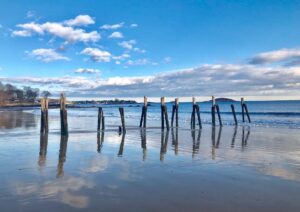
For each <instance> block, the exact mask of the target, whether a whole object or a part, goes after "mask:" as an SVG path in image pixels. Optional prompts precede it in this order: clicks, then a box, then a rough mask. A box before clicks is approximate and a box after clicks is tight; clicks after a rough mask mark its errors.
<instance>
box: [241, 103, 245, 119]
mask: <svg viewBox="0 0 300 212" xmlns="http://www.w3.org/2000/svg"><path fill="white" fill-rule="evenodd" d="M241 107H242V118H243V122H245V110H244V98H241Z"/></svg>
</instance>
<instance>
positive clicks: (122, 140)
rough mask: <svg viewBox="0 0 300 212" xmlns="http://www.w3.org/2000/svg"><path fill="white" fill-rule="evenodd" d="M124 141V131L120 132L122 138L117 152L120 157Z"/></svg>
mask: <svg viewBox="0 0 300 212" xmlns="http://www.w3.org/2000/svg"><path fill="white" fill-rule="evenodd" d="M124 142H125V133H122V139H121V143H120V148H119V152H118V156H119V157H121V156H122V155H123V149H124Z"/></svg>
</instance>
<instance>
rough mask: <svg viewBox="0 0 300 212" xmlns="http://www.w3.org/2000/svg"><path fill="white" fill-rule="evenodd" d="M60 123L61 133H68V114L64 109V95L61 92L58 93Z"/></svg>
mask: <svg viewBox="0 0 300 212" xmlns="http://www.w3.org/2000/svg"><path fill="white" fill-rule="evenodd" d="M60 123H61V125H60V126H61V135H68V134H69V133H68V114H67V110H66V97H65V96H64V94H63V93H62V94H61V95H60Z"/></svg>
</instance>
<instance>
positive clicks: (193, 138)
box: [191, 129, 202, 158]
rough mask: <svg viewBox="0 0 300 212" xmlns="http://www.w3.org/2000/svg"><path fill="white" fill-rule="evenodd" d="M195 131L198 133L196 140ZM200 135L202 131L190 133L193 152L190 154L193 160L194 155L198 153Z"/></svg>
mask: <svg viewBox="0 0 300 212" xmlns="http://www.w3.org/2000/svg"><path fill="white" fill-rule="evenodd" d="M196 131H198V135H197V140H196ZM201 134H202V129H199V130H192V131H191V135H192V140H193V152H192V157H193V158H194V157H195V154H198V152H199V148H200V138H201Z"/></svg>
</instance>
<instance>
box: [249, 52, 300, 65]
mask: <svg viewBox="0 0 300 212" xmlns="http://www.w3.org/2000/svg"><path fill="white" fill-rule="evenodd" d="M277 62H286V65H293V64H299V63H300V49H280V50H276V51H270V52H263V53H260V54H257V55H255V56H254V57H253V58H251V59H250V61H249V63H250V64H256V65H257V64H268V63H277Z"/></svg>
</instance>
